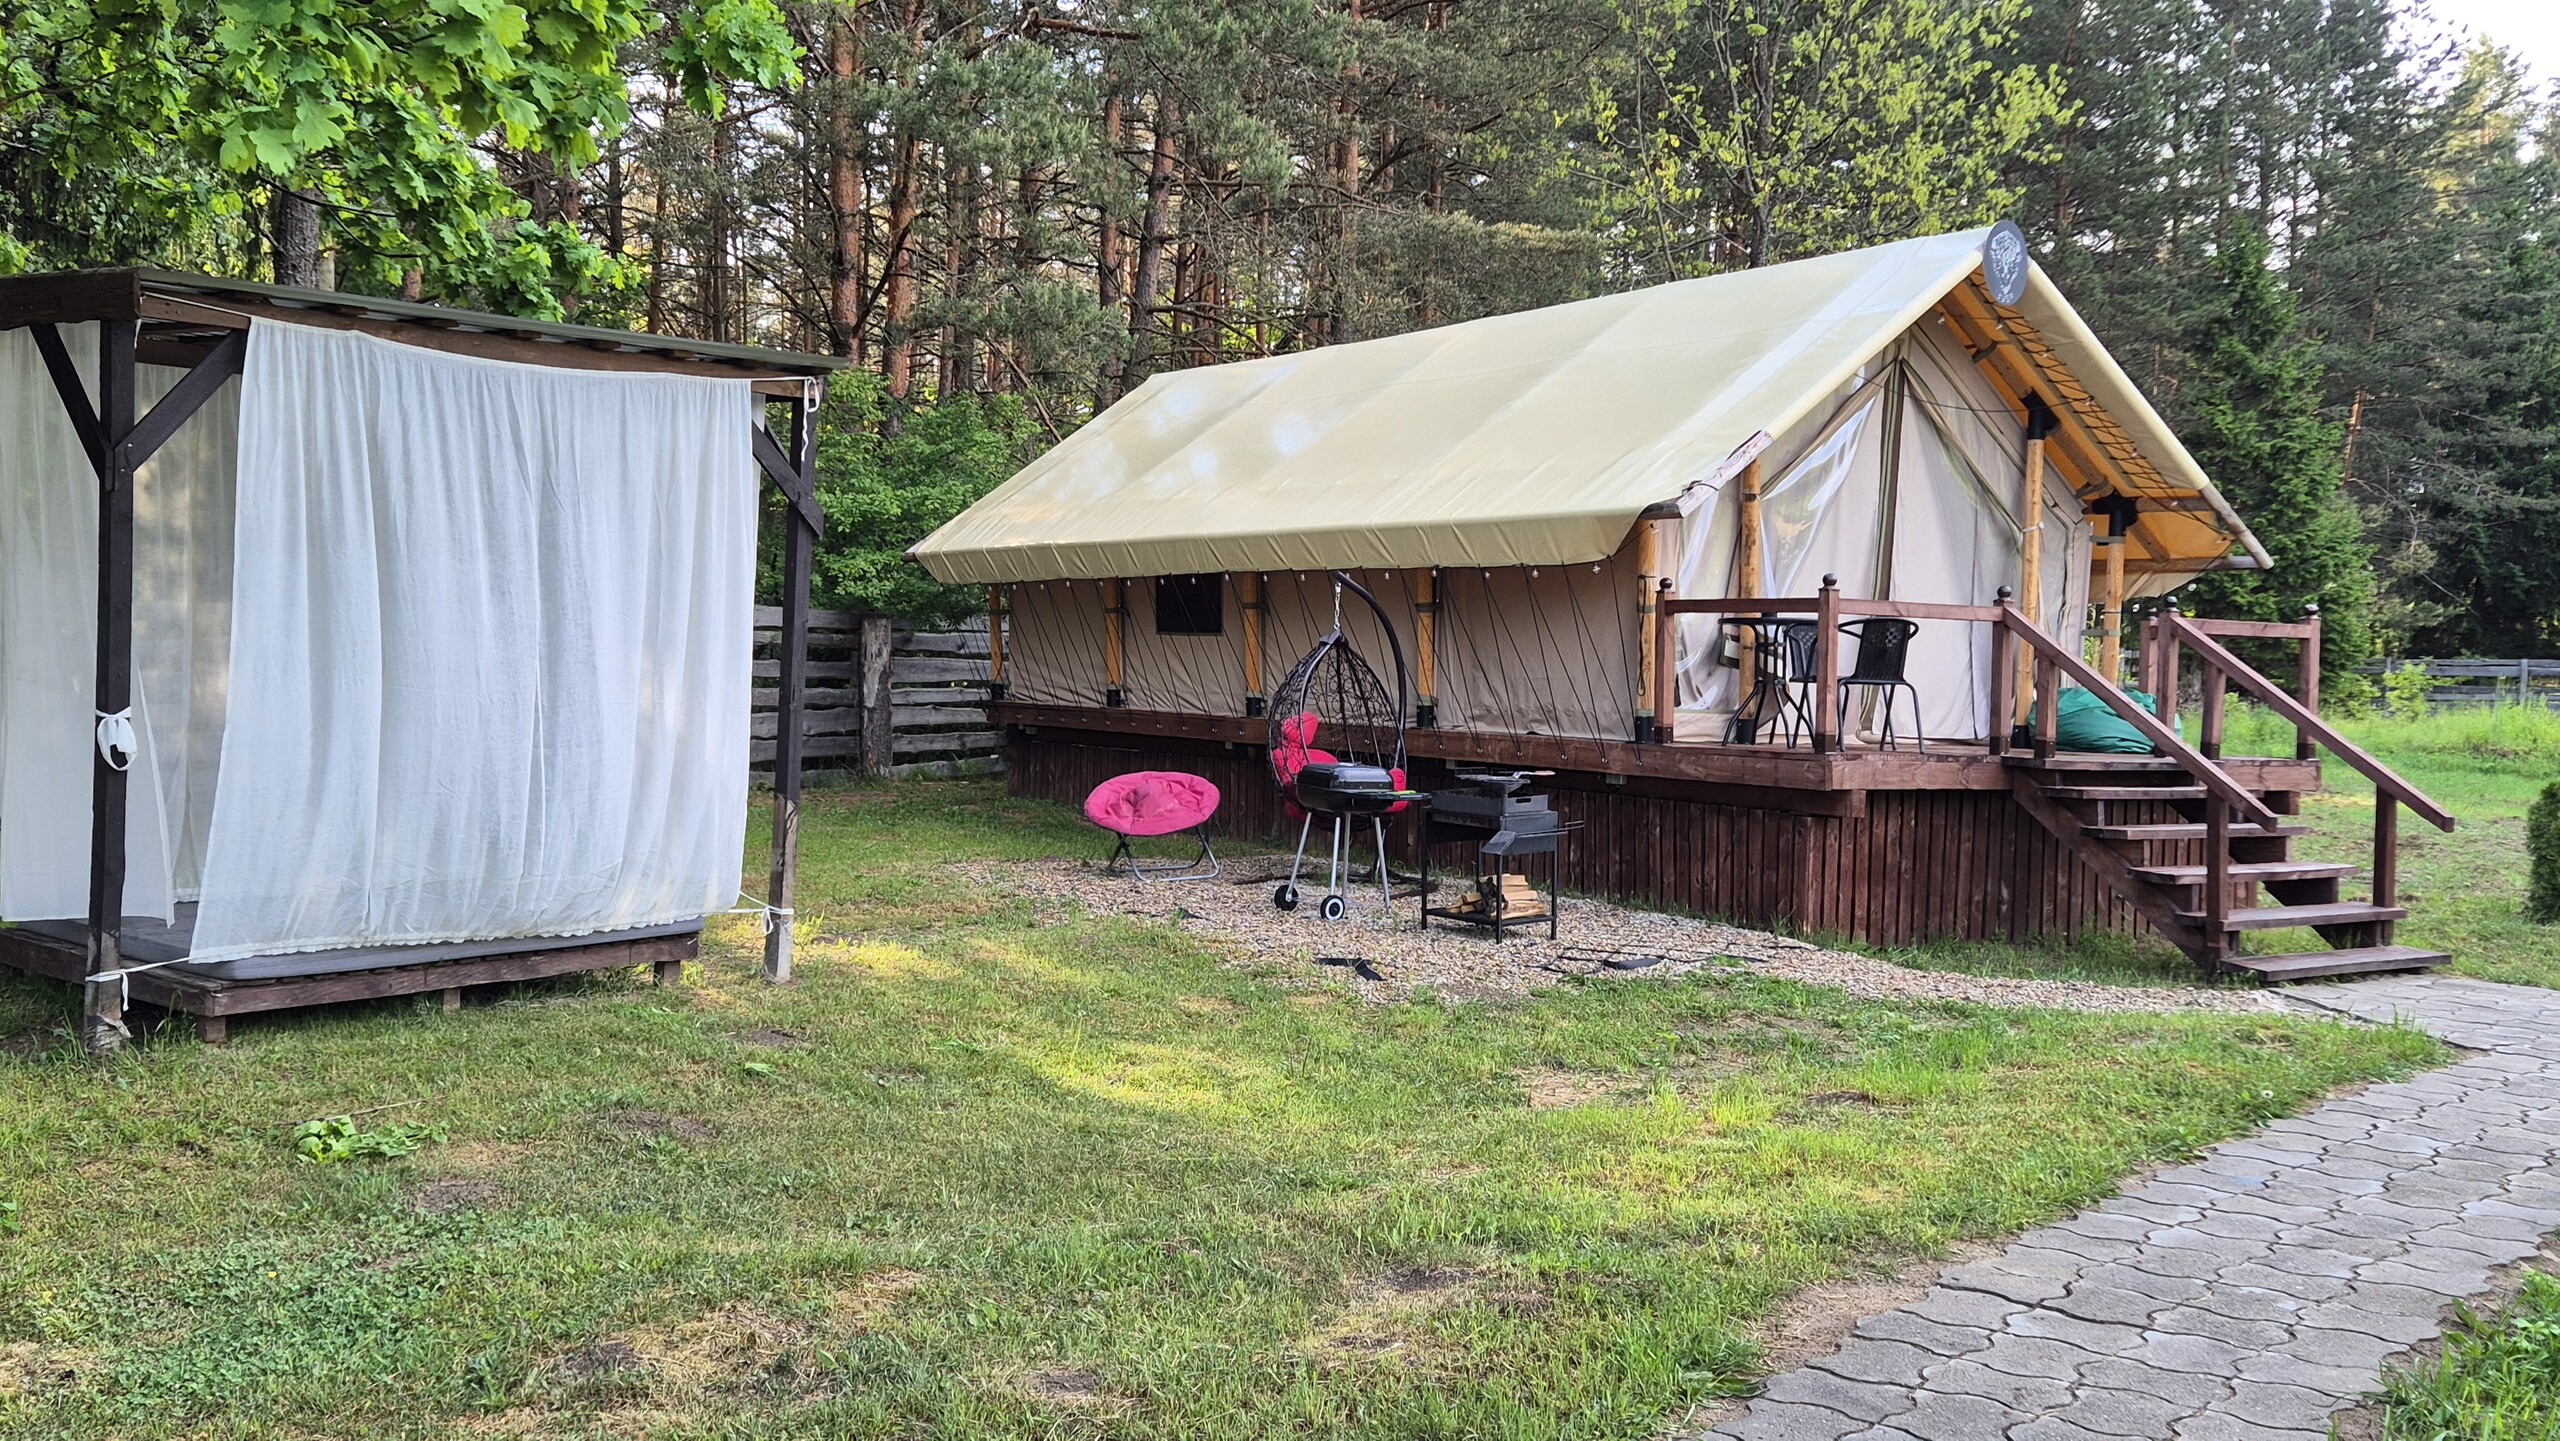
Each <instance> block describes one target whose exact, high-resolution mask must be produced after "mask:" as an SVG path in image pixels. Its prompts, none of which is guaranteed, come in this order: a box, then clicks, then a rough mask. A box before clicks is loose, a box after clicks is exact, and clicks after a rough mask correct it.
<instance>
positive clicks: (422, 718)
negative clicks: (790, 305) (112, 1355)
mask: <svg viewBox="0 0 2560 1441" xmlns="http://www.w3.org/2000/svg"><path fill="white" fill-rule="evenodd" d="M838 364H839V362H837V361H835V360H832V359H829V358H825V357H816V356H804V355H790V354H782V353H776V352H769V351H760V350H753V349H749V348H747V347H739V346H720V345H710V344H704V343H700V342H690V341H682V342H678V341H668V340H663V339H659V338H654V337H645V336H634V335H629V334H625V333H622V332H616V331H606V330H598V329H591V328H586V327H580V326H571V325H545V324H538V323H534V322H529V321H524V320H520V319H515V318H511V317H502V316H494V315H478V314H474V313H471V312H466V311H455V310H446V309H442V308H438V307H430V306H423V305H410V304H406V303H403V302H400V301H392V300H378V299H370V298H366V297H362V296H353V295H346V294H341V293H335V292H325V293H324V292H312V291H300V290H290V289H283V288H278V287H273V286H264V285H257V284H252V283H247V282H238V281H228V280H216V279H209V278H206V277H201V276H186V275H176V274H169V273H164V272H157V271H145V270H118V271H99V272H81V273H73V274H57V275H33V276H21V277H15V278H11V279H6V280H0V918H4V919H5V920H7V921H8V922H10V925H9V927H8V928H7V929H5V930H0V963H6V964H9V965H13V966H16V967H18V968H20V969H23V970H28V971H32V972H35V973H38V974H44V975H52V976H57V977H60V978H63V979H66V980H75V981H80V982H82V983H83V984H84V988H85V997H86V1000H85V1003H84V1017H85V1037H86V1039H88V1040H89V1041H90V1043H91V1044H93V1045H106V1044H112V1043H113V1042H114V1041H115V1040H116V1039H118V1038H119V1037H120V1036H121V1035H122V1034H123V1031H124V1027H123V1024H122V1020H121V1016H122V1012H123V1008H124V1005H125V1002H126V1001H127V1000H128V999H129V998H130V999H136V1000H141V1001H144V1002H148V1003H150V1004H154V1005H157V1006H160V1007H164V1008H167V1009H172V1010H179V1011H186V1012H191V1013H193V1014H195V1015H196V1016H197V1017H198V1018H199V1020H200V1022H201V1024H202V1027H203V1029H204V1030H205V1031H206V1032H207V1033H208V1034H212V1035H219V1034H220V1033H221V1031H222V1029H223V1027H224V1025H225V1024H226V1022H227V1017H229V1016H231V1015H236V1014H241V1013H245V1012H250V1011H258V1010H267V1009H274V1008H279V1007H285V1006H293V1005H304V1004H312V1003H315V1002H321V1001H335V1000H345V999H353V998H359V997H368V996H381V995H396V994H401V993H404V992H416V991H442V992H444V993H445V995H446V997H447V999H448V1001H449V1002H450V1001H451V1000H453V999H456V998H458V997H459V994H460V988H461V987H463V986H465V985H474V984H482V983H487V982H493V981H503V980H516V979H524V978H527V977H531V976H538V975H546V974H556V973H560V972H565V971H573V970H582V969H593V968H597V967H602V966H616V965H638V964H652V965H656V966H658V967H659V968H660V971H661V974H662V975H663V974H666V973H667V971H668V970H669V968H672V967H674V966H676V965H678V964H680V963H681V961H682V960H683V959H684V958H685V957H687V956H690V955H692V954H693V952H694V947H695V945H696V940H697V936H698V933H699V931H700V929H701V926H702V919H703V917H704V916H705V915H706V914H708V913H710V912H713V911H718V910H723V909H727V908H730V907H732V906H735V905H736V904H738V901H737V896H738V861H739V855H740V848H741V846H742V845H743V843H744V837H745V830H746V812H747V785H748V764H749V736H748V730H749V718H748V716H749V690H750V687H751V686H752V684H753V683H754V681H753V676H752V674H751V672H752V669H753V667H754V664H755V662H754V660H753V658H752V656H751V652H750V648H751V645H752V635H753V615H752V611H753V606H754V599H755V597H754V586H755V576H756V547H757V538H758V533H759V530H760V528H761V527H762V524H763V520H762V516H763V507H762V503H761V498H760V497H761V492H762V488H763V484H764V482H765V481H768V480H769V481H771V482H772V483H773V484H774V485H775V486H776V487H777V488H778V489H780V490H781V491H782V492H783V494H784V495H785V497H786V498H787V502H786V510H787V514H788V519H787V521H786V522H785V530H786V533H787V540H786V547H785V549H786V558H787V575H786V582H785V588H786V591H787V592H788V594H787V596H786V607H785V609H786V630H789V631H791V632H792V633H793V634H794V635H795V636H796V635H797V634H798V633H799V632H800V631H803V630H805V626H806V617H807V572H808V562H809V555H810V546H811V544H812V542H813V540H814V538H815V536H816V533H817V527H818V525H819V523H820V516H819V514H818V511H817V506H816V499H815V491H814V485H813V479H812V474H811V469H810V461H809V446H810V434H809V427H810V415H811V408H812V407H813V405H814V404H815V402H816V400H817V397H818V387H819V386H820V385H822V384H823V381H824V377H825V376H826V374H827V373H828V372H829V371H831V370H832V369H834V368H835V367H836V366H837V365H838ZM768 403H779V404H780V405H783V406H785V407H787V408H788V410H789V413H790V416H791V419H790V423H789V426H788V435H787V438H782V439H777V437H775V436H774V435H773V434H771V433H769V432H768V431H767V430H766V428H765V426H766V420H767V417H766V410H767V406H768ZM779 666H780V669H781V674H780V675H779V676H778V678H777V679H778V681H779V684H780V687H781V689H782V691H783V702H782V703H783V705H784V707H785V714H786V716H789V715H793V714H796V709H795V708H796V706H797V702H798V697H799V670H800V665H799V661H798V654H797V651H796V650H793V649H790V648H786V654H785V656H784V657H783V659H782V660H781V661H780V662H779ZM798 731H799V727H797V726H796V725H791V724H788V723H787V722H786V724H785V726H784V728H783V734H784V735H786V736H790V737H795V738H796V737H797V735H798ZM777 785H778V787H779V789H780V793H781V795H782V797H783V804H782V807H781V810H782V815H781V817H780V823H779V824H777V826H776V835H777V847H776V852H775V864H774V872H773V876H772V891H771V893H770V895H769V896H768V897H767V898H766V899H767V900H768V901H769V902H770V904H771V905H773V906H774V907H775V908H777V909H778V910H779V911H780V912H781V914H782V916H783V917H784V918H785V919H786V920H787V917H788V915H789V906H790V904H791V901H790V893H791V888H792V870H793V867H792V846H793V845H794V844H795V839H794V837H795V836H796V827H794V826H793V825H792V824H791V821H792V817H793V815H794V813H795V808H796V804H797V801H796V797H797V793H798V790H797V788H798V758H797V746H796V744H795V743H794V742H792V741H786V742H785V743H783V745H782V746H781V748H780V754H779V755H778V757H777ZM789 947H790V933H789V927H788V925H787V924H785V925H782V926H780V927H777V928H776V938H775V940H774V942H773V945H772V948H771V949H770V951H769V953H768V966H769V968H772V969H777V970H780V969H787V967H788V963H789V954H790V952H789Z"/></svg>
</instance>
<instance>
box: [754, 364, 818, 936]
mask: <svg viewBox="0 0 2560 1441" xmlns="http://www.w3.org/2000/svg"><path fill="white" fill-rule="evenodd" d="M814 408H815V407H814V404H813V402H812V400H811V398H810V397H808V396H806V395H804V396H802V397H801V398H800V399H798V400H795V401H793V402H791V455H790V468H791V471H792V474H793V475H794V477H795V478H796V480H797V481H798V483H799V486H800V488H801V490H802V491H803V492H804V493H806V494H810V495H814V494H815V493H816V489H817V474H816V462H815V456H814V451H815V449H816V446H817V417H816V415H815V414H814V413H813V412H814ZM794 498H795V499H796V497H794ZM782 528H783V537H784V538H783V548H782V636H781V641H782V655H781V661H780V664H779V666H778V667H777V669H778V670H779V671H780V673H781V674H780V676H779V677H778V685H779V689H780V694H779V695H777V696H776V697H775V702H776V703H775V711H776V715H775V717H774V742H773V872H772V875H771V876H770V877H769V878H768V881H767V885H766V889H765V904H766V905H767V906H769V907H771V908H772V909H771V911H770V912H769V913H768V914H767V915H766V917H765V922H766V930H765V938H764V978H765V980H766V981H767V982H769V983H771V984H774V985H781V984H783V983H784V982H786V981H788V980H790V979H791V939H792V937H791V923H792V906H793V901H794V898H795V896H796V895H797V894H798V892H799V888H800V758H801V742H802V732H803V731H804V730H805V729H806V726H807V722H806V718H805V717H806V711H807V702H808V695H807V688H808V672H809V566H810V562H811V559H812V557H813V554H814V552H815V551H816V549H817V541H818V530H817V527H816V526H815V525H814V524H812V523H811V522H810V519H809V517H808V516H807V515H806V514H804V513H803V512H802V511H801V509H800V507H799V506H798V505H796V504H791V505H785V506H784V507H783V525H782Z"/></svg>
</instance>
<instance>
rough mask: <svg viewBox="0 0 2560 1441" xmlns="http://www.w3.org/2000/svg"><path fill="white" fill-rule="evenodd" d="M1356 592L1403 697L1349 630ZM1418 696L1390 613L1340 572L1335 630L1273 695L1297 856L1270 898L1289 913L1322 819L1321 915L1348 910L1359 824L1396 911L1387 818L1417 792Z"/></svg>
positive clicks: (1382, 889) (1275, 748)
mask: <svg viewBox="0 0 2560 1441" xmlns="http://www.w3.org/2000/svg"><path fill="white" fill-rule="evenodd" d="M1346 589H1347V590H1349V591H1350V592H1351V593H1352V594H1354V595H1356V596H1358V597H1359V598H1360V599H1361V600H1362V601H1363V602H1364V603H1366V604H1367V605H1368V607H1369V609H1370V611H1371V612H1372V613H1373V614H1375V615H1376V616H1377V618H1378V628H1379V630H1380V632H1381V633H1382V634H1383V635H1384V636H1385V637H1386V641H1387V649H1388V651H1389V653H1390V654H1391V655H1392V657H1393V658H1394V662H1395V678H1396V684H1395V692H1394V694H1393V695H1389V694H1388V691H1387V687H1386V683H1385V682H1384V681H1382V680H1381V679H1379V676H1378V672H1377V671H1376V669H1375V668H1373V667H1372V666H1371V665H1370V664H1369V662H1368V660H1367V659H1366V658H1365V657H1363V656H1362V655H1361V654H1360V652H1359V650H1358V649H1357V648H1355V647H1354V646H1353V645H1352V644H1351V641H1350V638H1349V637H1348V636H1347V635H1346V634H1345V633H1344V631H1343V627H1342V593H1343V592H1344V591H1345V590H1346ZM1409 694H1410V684H1409V682H1408V680H1407V677H1406V672H1405V663H1404V647H1403V645H1402V644H1400V643H1399V642H1398V641H1397V639H1396V632H1395V624H1394V622H1393V621H1391V620H1390V619H1389V618H1388V616H1387V612H1386V608H1385V607H1383V606H1381V605H1379V604H1378V599H1377V597H1376V596H1373V595H1371V594H1370V593H1369V591H1368V590H1367V588H1365V587H1363V586H1362V585H1361V584H1360V583H1359V582H1358V581H1355V580H1353V579H1352V578H1351V577H1350V576H1348V575H1346V574H1344V573H1343V572H1341V571H1335V572H1334V573H1333V625H1332V627H1331V628H1330V629H1328V630H1327V631H1326V632H1325V633H1324V634H1323V635H1322V636H1321V637H1319V638H1318V639H1317V641H1316V643H1315V645H1314V646H1313V647H1312V648H1311V649H1309V650H1308V651H1307V653H1306V654H1305V655H1304V656H1302V657H1300V658H1299V660H1298V663H1297V664H1296V665H1295V666H1293V667H1291V668H1290V671H1289V674H1288V676H1287V677H1286V678H1285V679H1283V680H1282V681H1281V682H1280V685H1279V687H1278V688H1277V689H1275V690H1274V691H1273V692H1272V693H1271V711H1270V740H1271V769H1272V776H1273V779H1274V780H1275V782H1276V783H1277V784H1278V786H1279V789H1280V798H1281V800H1282V802H1283V803H1284V804H1285V805H1286V806H1287V807H1288V808H1289V810H1290V811H1292V812H1293V813H1295V814H1296V815H1297V816H1298V817H1299V819H1300V824H1299V827H1298V850H1297V854H1296V856H1295V857H1294V859H1292V861H1291V862H1290V866H1289V879H1288V880H1286V881H1284V882H1282V883H1281V884H1280V886H1279V888H1278V889H1276V890H1274V891H1273V892H1272V895H1271V903H1272V904H1273V905H1275V906H1277V907H1279V908H1280V909H1281V910H1284V911H1291V910H1296V909H1297V908H1298V901H1299V894H1298V882H1299V879H1300V877H1301V876H1303V875H1304V874H1305V871H1306V862H1307V844H1308V842H1309V841H1310V840H1312V839H1313V837H1314V834H1315V823H1316V821H1317V819H1318V818H1319V817H1321V818H1323V819H1324V820H1326V821H1329V822H1330V823H1331V831H1332V836H1331V841H1332V845H1331V850H1330V852H1329V854H1328V857H1327V870H1326V881H1325V895H1324V900H1323V901H1322V902H1321V903H1320V905H1319V907H1318V913H1319V914H1320V915H1322V916H1323V917H1324V919H1326V920H1328V921H1337V920H1340V919H1342V917H1343V915H1344V913H1345V912H1347V911H1348V910H1349V909H1350V903H1349V899H1348V897H1347V895H1346V892H1345V886H1344V881H1345V877H1346V875H1347V874H1348V872H1349V867H1350V864H1351V860H1352V855H1351V852H1352V849H1353V847H1354V846H1355V845H1356V844H1357V842H1356V840H1355V836H1356V834H1357V827H1358V826H1359V825H1360V823H1361V822H1363V821H1366V822H1367V823H1368V826H1369V831H1370V835H1371V837H1372V839H1373V840H1374V841H1375V843H1376V845H1377V856H1378V864H1377V872H1376V874H1377V877H1378V891H1379V897H1380V901H1381V906H1382V909H1383V910H1384V911H1385V913H1386V914H1388V915H1389V916H1390V917H1392V915H1393V914H1394V897H1393V890H1392V887H1393V878H1392V876H1391V875H1390V873H1389V871H1388V868H1387V825H1386V818H1387V817H1388V816H1390V815H1393V814H1395V813H1396V812H1398V811H1401V810H1403V809H1405V808H1406V807H1407V806H1408V805H1410V804H1412V803H1413V802H1414V801H1415V800H1418V799H1420V796H1419V793H1417V792H1414V791H1409V790H1407V789H1405V753H1404V741H1405V735H1404V715H1405V705H1406V702H1407V699H1408V697H1409Z"/></svg>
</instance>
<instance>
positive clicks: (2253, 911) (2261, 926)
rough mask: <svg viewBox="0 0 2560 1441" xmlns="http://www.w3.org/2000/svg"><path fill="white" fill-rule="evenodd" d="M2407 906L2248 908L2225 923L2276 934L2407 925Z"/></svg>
mask: <svg viewBox="0 0 2560 1441" xmlns="http://www.w3.org/2000/svg"><path fill="white" fill-rule="evenodd" d="M2178 915H2179V918H2180V919H2182V920H2184V921H2186V922H2187V924H2189V925H2192V926H2201V925H2203V924H2204V917H2203V916H2202V915H2201V914H2199V913H2197V912H2194V911H2184V910H2182V911H2180V912H2178ZM2408 918H2409V909H2408V907H2406V906H2375V905H2367V904H2366V903H2364V902H2363V901H2331V902H2328V903H2326V904H2324V905H2316V906H2247V907H2243V908H2242V909H2240V910H2236V911H2233V912H2231V913H2230V914H2228V915H2226V916H2224V917H2223V923H2224V924H2225V925H2227V926H2229V927H2230V928H2231V929H2232V930H2235V931H2273V930H2281V929H2283V928H2284V927H2286V926H2352V925H2355V924H2358V923H2359V922H2363V921H2405V920H2407V919H2408Z"/></svg>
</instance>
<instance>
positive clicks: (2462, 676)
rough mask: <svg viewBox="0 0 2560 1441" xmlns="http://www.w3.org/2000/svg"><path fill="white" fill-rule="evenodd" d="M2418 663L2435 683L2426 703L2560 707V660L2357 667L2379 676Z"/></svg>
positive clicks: (2396, 662)
mask: <svg viewBox="0 0 2560 1441" xmlns="http://www.w3.org/2000/svg"><path fill="white" fill-rule="evenodd" d="M2402 666H2418V667H2421V668H2423V669H2424V670H2425V671H2426V674H2427V678H2428V679H2429V680H2432V681H2434V682H2435V685H2434V686H2433V687H2432V688H2430V689H2429V690H2428V692H2427V703H2428V704H2429V705H2438V706H2474V705H2514V704H2518V703H2526V704H2533V705H2540V706H2543V707H2545V708H2547V709H2550V710H2560V660H2527V659H2522V658H2519V659H2516V660H2482V659H2477V658H2470V657H2466V658H2463V659H2460V660H2419V659H2406V660H2381V661H2370V662H2367V663H2366V664H2364V665H2361V666H2358V667H2357V669H2358V670H2359V671H2361V672H2363V673H2364V674H2366V675H2369V676H2372V677H2373V678H2374V679H2375V680H2377V681H2378V680H2380V679H2381V678H2382V676H2383V674H2384V673H2385V672H2388V671H2396V670H2399V669H2400V668H2401V667H2402Z"/></svg>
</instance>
